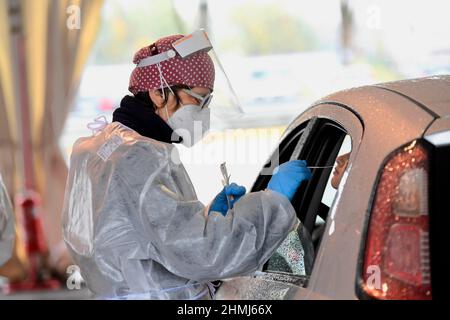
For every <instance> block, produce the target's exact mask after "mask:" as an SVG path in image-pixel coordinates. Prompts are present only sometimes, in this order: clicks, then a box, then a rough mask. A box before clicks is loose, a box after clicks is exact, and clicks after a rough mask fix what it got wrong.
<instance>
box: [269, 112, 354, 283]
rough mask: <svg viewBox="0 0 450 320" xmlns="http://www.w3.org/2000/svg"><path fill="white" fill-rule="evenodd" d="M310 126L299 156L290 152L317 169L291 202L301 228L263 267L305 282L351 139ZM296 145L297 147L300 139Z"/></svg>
mask: <svg viewBox="0 0 450 320" xmlns="http://www.w3.org/2000/svg"><path fill="white" fill-rule="evenodd" d="M314 126H315V128H314V129H311V132H310V137H308V138H307V139H303V140H304V141H303V146H302V149H301V150H300V151H299V153H298V154H295V152H296V151H294V150H297V148H294V150H293V151H292V154H294V158H295V159H305V160H306V161H307V163H308V165H309V166H315V167H319V168H315V169H311V170H312V173H313V177H312V179H311V180H310V181H308V182H307V183H306V184H304V185H302V186H301V187H300V188H299V190H298V191H297V193H296V195H295V197H294V199H293V201H292V204H293V206H294V208H295V209H296V211H297V216H298V218H299V220H300V221H301V222H302V224H301V226H300V227H299V229H298V230H296V232H292V233H291V234H289V235H288V237H287V238H286V239H285V240H284V242H283V243H282V245H281V246H280V247H279V248H278V249H277V251H276V252H275V254H274V255H273V256H272V257H271V258H270V259H269V261H268V262H267V263H266V264H265V266H264V269H263V270H264V271H268V272H284V273H287V274H291V275H295V276H305V277H306V278H308V277H309V276H310V274H311V272H312V268H313V263H314V258H315V253H316V252H317V251H318V246H319V244H320V240H321V238H322V235H323V232H324V230H325V223H326V219H327V216H328V211H329V208H330V206H331V203H332V202H333V199H334V197H335V195H336V189H337V185H338V182H339V181H338V180H339V179H338V178H339V176H341V175H342V173H343V171H344V170H345V169H342V166H343V163H344V162H345V161H343V160H345V159H348V158H349V154H350V152H351V138H350V136H349V135H348V134H347V133H346V131H345V130H344V129H343V128H342V127H341V126H339V125H338V124H337V123H334V122H332V121H330V120H324V119H320V120H317V121H316V122H315V123H314ZM298 143H301V141H300V139H299V142H298ZM289 151H290V150H289ZM284 158H286V157H284ZM290 159H293V158H292V156H291V158H290ZM336 159H338V161H337V162H338V163H337V162H336ZM323 167H325V168H323Z"/></svg>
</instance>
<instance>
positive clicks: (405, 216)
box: [363, 141, 431, 299]
mask: <svg viewBox="0 0 450 320" xmlns="http://www.w3.org/2000/svg"><path fill="white" fill-rule="evenodd" d="M428 239H429V236H428V155H427V151H426V150H425V149H424V148H423V147H422V146H421V145H420V144H417V143H416V141H415V142H413V143H412V144H411V145H409V146H408V147H406V148H402V149H401V150H400V151H399V152H397V153H395V154H394V155H393V156H392V157H391V158H390V159H389V161H388V162H387V163H386V165H385V166H384V168H383V172H382V173H381V177H380V181H379V183H378V186H377V190H376V193H375V199H374V203H373V207H372V212H371V215H370V223H369V229H368V234H367V242H366V250H365V259H364V269H363V280H364V281H365V282H364V285H363V286H364V290H365V291H366V293H368V294H369V295H371V296H373V297H376V298H380V299H431V285H430V257H429V251H430V250H429V242H428ZM374 270H375V271H377V270H378V271H379V275H378V274H376V272H375V273H374ZM377 276H379V279H378V280H379V281H374V277H377ZM375 280H376V279H375Z"/></svg>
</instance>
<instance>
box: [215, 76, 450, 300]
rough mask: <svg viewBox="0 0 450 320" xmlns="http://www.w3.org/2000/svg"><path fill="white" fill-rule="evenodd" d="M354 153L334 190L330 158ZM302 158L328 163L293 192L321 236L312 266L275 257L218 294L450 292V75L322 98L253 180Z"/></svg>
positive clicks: (258, 184)
mask: <svg viewBox="0 0 450 320" xmlns="http://www.w3.org/2000/svg"><path fill="white" fill-rule="evenodd" d="M348 152H349V153H350V154H349V160H348V164H347V167H346V169H345V172H344V174H343V177H342V180H341V182H340V184H339V187H338V188H337V190H333V189H332V188H330V177H331V175H332V168H330V166H333V164H334V163H335V160H336V158H337V156H338V155H340V154H343V153H348ZM293 159H305V160H306V161H307V163H308V164H309V165H311V166H322V168H315V169H311V170H312V178H311V179H310V180H309V181H307V182H304V183H302V185H301V186H300V188H299V189H298V190H297V193H296V195H295V197H294V199H293V201H292V205H293V207H294V209H295V210H296V213H297V216H298V218H299V219H300V221H301V222H302V225H303V227H304V228H305V229H306V230H307V233H308V234H309V235H310V237H309V238H308V239H309V240H307V241H310V242H311V243H309V244H308V245H312V248H313V259H312V260H313V263H312V266H311V268H309V270H308V268H306V269H305V270H306V272H305V274H296V273H295V272H286V271H285V270H284V271H282V270H273V269H270V270H269V269H268V267H267V266H268V264H267V263H266V264H265V265H264V267H263V268H261V269H260V270H258V271H257V272H255V273H253V274H251V275H247V276H242V277H236V278H231V279H226V280H223V281H222V283H221V285H220V287H219V288H218V289H217V291H216V299H345V300H347V299H351V300H354V299H386V300H387V299H413V300H416V299H439V298H442V297H445V295H446V291H447V288H448V287H449V285H450V283H449V282H450V281H449V277H447V276H446V272H447V270H450V255H449V254H448V248H449V238H450V236H449V233H448V231H447V228H448V226H449V225H450V202H449V200H448V199H449V198H448V196H449V190H450V75H443V76H432V77H426V78H419V79H410V80H402V81H395V82H388V83H381V84H374V85H368V86H363V87H359V88H351V89H348V90H343V91H340V92H337V93H334V94H331V95H328V96H326V97H324V98H322V99H320V100H319V101H317V102H316V103H314V104H313V105H312V106H311V107H310V108H308V109H307V110H306V111H305V112H303V113H302V114H301V115H299V116H298V117H297V118H296V119H295V120H294V121H293V122H292V123H291V124H290V125H289V126H288V128H287V129H286V131H285V133H284V134H283V136H282V138H281V140H280V143H279V145H278V147H277V148H276V150H275V151H274V152H273V154H272V156H271V157H270V159H269V160H268V161H267V163H266V164H265V166H264V167H263V168H262V170H261V174H260V175H259V176H258V178H257V179H256V181H255V183H254V184H253V187H252V191H260V190H264V189H265V188H266V186H267V184H268V181H269V180H270V178H271V172H272V170H273V169H274V168H275V167H276V165H277V164H279V163H284V162H286V161H289V160H293ZM327 166H328V167H327ZM323 167H326V168H323ZM330 192H331V194H332V197H331V201H330V200H327V198H328V199H329V198H330ZM333 192H334V194H333ZM327 202H328V203H327ZM323 207H325V208H326V209H327V210H322V209H321V208H323ZM304 247H306V246H305V245H304ZM304 254H305V253H304V252H302V255H304Z"/></svg>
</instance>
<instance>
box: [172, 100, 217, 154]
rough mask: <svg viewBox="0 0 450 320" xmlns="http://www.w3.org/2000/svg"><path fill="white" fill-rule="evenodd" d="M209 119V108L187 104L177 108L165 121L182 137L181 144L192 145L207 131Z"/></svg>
mask: <svg viewBox="0 0 450 320" xmlns="http://www.w3.org/2000/svg"><path fill="white" fill-rule="evenodd" d="M210 120H211V115H210V110H209V108H203V109H202V108H200V106H196V105H194V104H187V105H184V106H182V107H181V108H180V109H178V110H177V111H176V112H175V113H174V114H173V115H172V116H171V117H170V118H169V120H168V121H167V123H168V124H169V126H170V127H171V128H172V129H173V131H175V133H176V134H178V135H179V136H180V137H182V138H183V141H182V144H184V145H185V146H186V147H192V146H193V145H194V144H196V143H197V142H199V141H200V140H201V139H202V138H203V137H204V136H205V135H206V134H207V133H208V131H209V126H210Z"/></svg>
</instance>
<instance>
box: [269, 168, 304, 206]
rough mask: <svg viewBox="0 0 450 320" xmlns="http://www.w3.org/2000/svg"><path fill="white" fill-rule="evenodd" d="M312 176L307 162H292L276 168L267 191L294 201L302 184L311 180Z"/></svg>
mask: <svg viewBox="0 0 450 320" xmlns="http://www.w3.org/2000/svg"><path fill="white" fill-rule="evenodd" d="M311 176H312V175H311V170H309V168H308V167H307V166H306V161H304V160H291V161H288V162H285V163H283V164H282V165H280V166H278V167H277V168H275V170H274V173H273V175H272V178H271V179H270V181H269V184H268V185H267V189H269V190H273V191H276V192H278V193H281V194H282V195H284V196H286V197H287V198H288V199H289V201H292V198H293V197H294V195H295V192H296V191H297V189H298V187H299V186H300V184H301V183H302V182H303V181H305V180H309V179H311Z"/></svg>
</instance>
